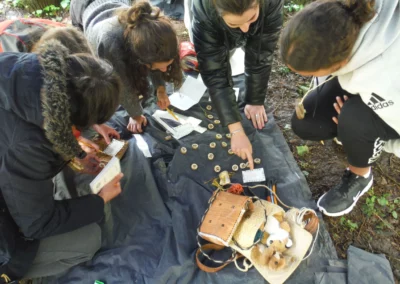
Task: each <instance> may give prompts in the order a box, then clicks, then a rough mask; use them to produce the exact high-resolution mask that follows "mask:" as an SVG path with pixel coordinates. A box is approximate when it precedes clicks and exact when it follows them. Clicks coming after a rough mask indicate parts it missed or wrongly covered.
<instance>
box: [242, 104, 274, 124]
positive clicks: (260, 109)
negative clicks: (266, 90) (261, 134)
mask: <svg viewBox="0 0 400 284" xmlns="http://www.w3.org/2000/svg"><path fill="white" fill-rule="evenodd" d="M244 114H245V115H246V117H247V119H251V121H252V122H253V126H254V128H256V129H260V130H261V129H263V128H264V126H265V124H266V123H267V121H268V117H267V113H266V112H265V108H264V106H262V105H261V106H257V105H246V106H245V107H244Z"/></svg>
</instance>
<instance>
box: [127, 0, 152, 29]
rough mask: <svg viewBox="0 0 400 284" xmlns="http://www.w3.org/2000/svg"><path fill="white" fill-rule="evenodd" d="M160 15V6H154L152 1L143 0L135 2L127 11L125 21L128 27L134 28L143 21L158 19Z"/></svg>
mask: <svg viewBox="0 0 400 284" xmlns="http://www.w3.org/2000/svg"><path fill="white" fill-rule="evenodd" d="M159 15H160V9H159V8H157V7H152V6H151V5H150V3H148V2H145V1H141V2H137V3H135V4H134V5H133V6H132V7H131V8H129V9H128V10H127V11H126V14H125V17H124V19H123V21H124V22H125V23H126V25H127V27H128V28H130V29H133V28H135V27H137V26H138V25H140V24H142V23H145V22H148V21H151V20H156V19H157V18H158V17H159Z"/></svg>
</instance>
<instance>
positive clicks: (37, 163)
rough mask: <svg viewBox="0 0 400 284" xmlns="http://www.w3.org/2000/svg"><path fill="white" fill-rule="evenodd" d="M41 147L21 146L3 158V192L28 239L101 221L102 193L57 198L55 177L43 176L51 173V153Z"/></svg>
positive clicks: (10, 209) (40, 237)
mask: <svg viewBox="0 0 400 284" xmlns="http://www.w3.org/2000/svg"><path fill="white" fill-rule="evenodd" d="M38 147H40V146H37V145H27V144H24V145H17V146H15V147H13V148H11V149H9V150H8V152H7V154H6V155H5V156H4V159H3V165H2V170H1V174H2V177H1V178H2V179H4V180H3V181H2V184H3V185H2V188H1V191H2V194H3V197H4V200H5V202H6V204H7V207H8V209H9V211H10V214H11V216H12V217H13V219H14V221H15V222H16V224H17V225H18V227H19V228H20V230H21V232H22V233H23V234H24V235H25V236H26V237H28V238H33V239H42V238H46V237H49V236H52V235H57V234H62V233H66V232H69V231H73V230H76V229H78V228H80V227H83V226H85V225H89V224H91V223H94V222H97V221H100V220H101V219H102V218H103V215H104V201H103V199H102V198H101V197H99V196H98V195H94V194H90V195H87V196H83V197H79V198H75V199H69V200H62V201H56V200H54V198H53V193H54V184H53V182H52V177H51V176H50V177H48V178H44V179H43V178H42V179H39V177H43V176H44V175H45V173H46V172H51V169H50V168H51V165H50V164H49V162H48V160H47V159H46V158H48V157H49V156H48V155H47V156H46V152H44V151H43V149H39V148H38ZM27 148H30V152H27ZM19 149H21V150H19ZM22 149H23V150H22ZM27 153H29V155H28V154H27ZM28 156H29V158H28Z"/></svg>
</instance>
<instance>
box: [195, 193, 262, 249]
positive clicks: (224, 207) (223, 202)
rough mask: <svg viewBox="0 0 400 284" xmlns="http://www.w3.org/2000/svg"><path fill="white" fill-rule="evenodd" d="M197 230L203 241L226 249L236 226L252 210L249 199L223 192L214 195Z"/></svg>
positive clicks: (251, 203)
mask: <svg viewBox="0 0 400 284" xmlns="http://www.w3.org/2000/svg"><path fill="white" fill-rule="evenodd" d="M214 195H215V196H214V199H213V200H212V201H211V203H210V207H209V208H208V211H207V212H206V213H205V215H204V217H203V220H202V222H201V225H200V228H199V236H200V237H202V238H203V239H205V240H207V241H209V242H211V243H214V244H217V245H223V246H226V247H228V246H229V242H230V241H231V240H232V237H233V234H234V233H235V231H236V228H237V226H238V225H239V223H240V221H241V220H242V218H243V216H244V214H245V213H246V212H247V211H248V210H250V211H251V210H252V209H253V208H254V206H253V201H252V198H251V197H248V196H242V195H236V194H232V193H228V192H224V191H218V192H215V193H214Z"/></svg>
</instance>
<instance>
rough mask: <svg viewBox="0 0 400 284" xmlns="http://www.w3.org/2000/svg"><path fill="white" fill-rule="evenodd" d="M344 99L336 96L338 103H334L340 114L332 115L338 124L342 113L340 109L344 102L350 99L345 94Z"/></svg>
mask: <svg viewBox="0 0 400 284" xmlns="http://www.w3.org/2000/svg"><path fill="white" fill-rule="evenodd" d="M343 99H344V101H343V100H342V98H341V97H336V103H334V104H333V107H334V108H335V110H336V112H337V113H338V116H337V117H336V116H334V117H332V120H333V122H335V123H336V124H339V119H338V117H339V115H340V111H341V110H342V107H343V104H344V102H345V101H347V100H348V99H349V97H348V96H343Z"/></svg>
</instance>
